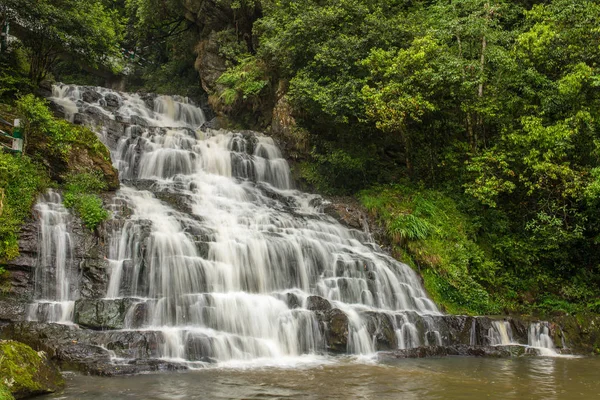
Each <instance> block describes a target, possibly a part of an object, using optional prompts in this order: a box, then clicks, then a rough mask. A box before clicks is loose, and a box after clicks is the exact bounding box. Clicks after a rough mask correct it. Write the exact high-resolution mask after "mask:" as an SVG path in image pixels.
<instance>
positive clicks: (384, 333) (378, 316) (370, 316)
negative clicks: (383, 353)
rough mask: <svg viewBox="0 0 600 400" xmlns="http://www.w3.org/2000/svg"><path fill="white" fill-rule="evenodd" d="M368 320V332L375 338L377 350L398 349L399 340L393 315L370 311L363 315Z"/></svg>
mask: <svg viewBox="0 0 600 400" xmlns="http://www.w3.org/2000/svg"><path fill="white" fill-rule="evenodd" d="M363 316H364V317H365V318H367V330H368V332H369V334H370V335H371V336H372V337H374V338H375V341H376V346H377V350H393V349H396V348H398V338H397V337H396V330H395V329H394V324H393V320H392V318H394V317H393V315H388V314H385V313H380V312H374V311H368V312H365V313H363Z"/></svg>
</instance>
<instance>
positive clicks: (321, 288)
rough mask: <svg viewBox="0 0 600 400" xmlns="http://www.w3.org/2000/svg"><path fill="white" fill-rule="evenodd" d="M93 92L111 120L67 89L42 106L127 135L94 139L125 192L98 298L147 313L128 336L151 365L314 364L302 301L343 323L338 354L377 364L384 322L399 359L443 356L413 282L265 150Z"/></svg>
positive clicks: (244, 138) (318, 336)
mask: <svg viewBox="0 0 600 400" xmlns="http://www.w3.org/2000/svg"><path fill="white" fill-rule="evenodd" d="M96 91H97V92H98V93H100V94H101V95H102V96H105V97H106V96H107V95H110V96H113V99H114V96H116V97H117V98H118V104H119V107H118V108H117V109H114V110H111V111H109V110H107V109H106V107H105V108H102V105H104V104H105V103H103V102H104V101H105V100H104V99H99V100H97V101H96V102H95V103H93V104H90V103H87V102H85V101H83V99H82V90H80V88H77V87H74V86H62V87H57V88H55V90H54V96H56V97H55V98H53V99H52V100H53V101H56V102H57V103H59V104H61V105H63V107H64V108H65V110H67V112H68V113H73V112H74V110H78V111H79V112H81V111H84V110H85V109H88V108H94V112H95V113H96V114H98V113H100V112H98V111H96V110H95V109H96V108H98V109H102V110H101V114H102V115H103V116H105V117H106V118H107V119H109V120H118V121H122V122H125V123H127V122H131V123H133V124H132V125H131V126H129V127H128V128H127V129H126V130H125V131H124V132H123V133H121V134H120V135H119V137H117V138H116V139H115V138H114V132H112V133H111V132H109V131H108V130H107V129H106V128H104V129H102V131H101V136H102V138H103V140H104V141H105V143H107V144H109V146H110V147H111V151H112V159H113V161H114V165H115V167H116V168H117V169H118V170H119V175H120V178H121V180H122V186H121V190H120V191H119V192H118V194H117V196H116V200H115V206H114V207H113V208H114V209H115V210H118V209H119V204H126V205H127V207H128V209H129V210H130V211H129V212H128V213H127V215H126V216H125V215H119V211H116V212H115V215H116V218H117V219H116V221H115V223H114V232H113V234H112V236H111V239H110V246H109V254H108V259H109V262H110V265H111V272H110V282H109V286H108V291H107V293H106V298H111V299H116V298H123V297H134V298H139V299H140V300H139V301H140V302H144V303H146V309H147V312H146V316H145V318H144V321H143V323H141V326H137V325H136V326H133V324H134V323H133V322H132V321H131V320H129V321H128V323H129V325H128V326H129V328H130V329H142V330H152V331H160V332H162V334H163V337H164V341H163V343H162V344H161V348H160V349H159V354H160V356H161V357H163V358H167V359H174V360H180V361H181V360H191V361H194V360H202V359H206V358H210V359H214V360H217V361H220V362H231V361H240V362H241V360H262V359H267V360H273V359H280V360H284V359H288V360H289V359H290V357H291V359H294V358H295V357H305V356H303V355H307V354H308V355H313V356H314V357H316V355H318V354H323V353H324V352H325V351H326V338H325V337H324V333H323V331H322V329H320V327H319V322H318V320H317V318H316V314H315V313H314V312H312V311H309V310H308V309H307V308H306V307H307V299H308V297H309V296H310V295H319V296H322V297H324V298H326V299H328V300H329V301H330V302H331V304H332V305H333V307H334V308H339V309H340V310H342V311H343V312H344V313H345V314H346V316H347V318H348V321H349V334H348V338H349V339H348V346H347V351H348V352H349V353H353V354H371V353H373V352H374V351H375V347H374V343H373V341H374V340H373V338H372V337H371V335H370V334H369V333H368V330H367V322H366V318H365V312H373V311H375V312H379V313H383V314H385V315H387V316H388V317H389V318H390V319H391V320H392V324H393V326H394V329H395V331H396V336H397V338H398V343H399V347H400V348H408V347H415V346H419V345H422V344H441V337H440V334H439V332H437V331H436V328H435V324H433V321H432V320H430V319H428V317H427V316H428V315H439V314H440V313H439V311H438V310H437V308H436V306H435V304H434V303H433V302H432V301H431V300H430V299H429V298H428V297H427V296H426V294H425V292H424V291H423V289H422V287H421V285H420V282H419V279H418V277H417V275H416V274H415V273H414V271H412V270H411V269H410V268H409V267H408V266H406V265H404V264H402V263H399V262H397V261H395V260H394V259H392V258H391V257H389V256H388V255H386V254H384V253H383V252H381V251H380V250H379V249H378V247H377V246H376V245H375V244H374V243H372V240H371V239H370V237H369V236H368V235H366V234H364V233H362V232H359V231H355V230H350V229H347V228H345V227H343V226H341V225H340V224H339V223H337V222H335V221H334V220H333V219H331V218H330V217H328V216H326V215H324V214H323V213H322V212H321V210H320V204H321V202H320V198H319V197H318V196H315V195H310V194H307V193H302V192H299V191H296V190H294V189H293V183H292V180H291V177H290V171H289V166H288V164H287V162H286V161H285V160H284V159H283V158H282V156H281V153H280V151H279V149H278V148H277V147H276V145H275V143H274V142H273V140H272V139H270V138H268V137H265V136H262V135H260V134H244V135H243V134H240V133H233V132H228V131H215V130H207V131H205V132H203V131H201V130H199V129H198V128H199V127H200V125H201V124H202V123H203V122H204V116H203V114H202V111H201V110H200V109H199V108H196V107H194V106H193V105H192V104H189V102H187V101H186V100H184V99H177V98H173V97H169V96H160V97H157V98H155V99H154V101H153V104H151V106H152V107H151V108H150V107H148V105H149V104H147V102H145V101H144V100H143V99H141V98H140V97H139V96H137V95H133V94H120V93H115V92H111V91H109V90H107V89H101V88H97V89H96ZM71 118H73V114H71ZM111 135H113V137H111ZM142 189H149V190H142ZM161 199H162V200H161ZM165 199H166V200H165ZM173 199H174V200H173ZM173 203H174V204H175V205H176V206H175V207H174V206H173ZM118 221H120V222H118ZM117 222H118V223H117ZM419 320H420V321H421V322H422V323H421V324H420V325H422V326H424V328H421V329H418V328H417V325H418V323H417V322H418V321H419ZM138 325H139V323H138ZM433 342H436V343H433ZM244 362H247V361H244Z"/></svg>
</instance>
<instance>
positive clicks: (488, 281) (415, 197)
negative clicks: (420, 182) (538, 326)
mask: <svg viewBox="0 0 600 400" xmlns="http://www.w3.org/2000/svg"><path fill="white" fill-rule="evenodd" d="M359 199H360V201H361V202H362V204H363V205H364V206H365V207H366V208H367V210H369V212H371V213H372V214H373V215H374V216H375V217H376V218H377V219H378V220H379V221H380V222H381V223H382V224H383V225H384V226H385V228H386V231H387V235H388V237H389V238H390V239H391V240H392V241H393V244H395V245H396V246H399V247H400V248H402V249H404V251H403V254H405V257H409V259H407V261H409V264H414V265H416V266H417V267H418V268H419V269H420V270H421V271H422V273H423V277H424V279H425V288H426V289H427V290H428V291H429V293H430V294H431V296H432V297H433V298H434V300H436V301H437V302H438V303H439V304H442V305H444V306H445V307H446V308H447V310H448V311H450V312H455V313H458V312H461V313H465V312H466V313H470V314H486V313H487V314H495V313H499V312H500V311H501V310H502V308H503V307H505V306H506V305H507V303H508V302H509V300H508V299H506V297H507V296H504V297H505V298H504V299H503V301H499V299H498V298H497V297H498V296H495V297H496V298H495V297H494V295H491V294H490V293H492V294H493V292H494V291H495V290H496V289H497V288H496V287H495V286H496V285H497V284H498V283H499V281H500V277H499V276H498V265H497V263H495V262H494V261H493V260H491V259H490V258H489V256H488V255H486V254H485V253H484V252H483V251H482V250H481V248H480V247H479V246H478V244H477V243H476V241H475V239H476V237H475V236H474V233H475V227H474V225H473V223H472V221H470V220H469V219H468V218H467V217H466V216H465V215H464V214H463V213H461V212H460V211H459V210H458V208H457V205H456V203H455V202H454V201H453V200H452V199H451V198H449V197H447V196H445V195H443V194H442V193H440V192H436V191H432V190H427V189H418V188H414V187H410V186H405V185H391V186H377V187H374V188H372V189H369V190H365V191H362V192H361V193H360V195H359Z"/></svg>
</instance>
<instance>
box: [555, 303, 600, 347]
mask: <svg viewBox="0 0 600 400" xmlns="http://www.w3.org/2000/svg"><path fill="white" fill-rule="evenodd" d="M549 327H550V334H551V336H552V339H553V340H554V343H555V344H556V347H557V348H559V349H561V350H563V351H570V352H572V353H575V354H596V355H600V315H598V314H591V313H580V314H577V315H561V316H556V317H553V318H550V324H549Z"/></svg>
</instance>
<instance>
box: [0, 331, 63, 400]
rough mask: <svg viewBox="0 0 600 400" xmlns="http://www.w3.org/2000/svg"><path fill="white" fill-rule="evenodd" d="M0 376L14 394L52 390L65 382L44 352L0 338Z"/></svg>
mask: <svg viewBox="0 0 600 400" xmlns="http://www.w3.org/2000/svg"><path fill="white" fill-rule="evenodd" d="M0 376H2V377H3V378H4V382H3V383H4V385H5V386H6V387H7V388H9V389H10V392H11V393H12V394H13V395H14V396H15V397H16V398H23V397H27V396H31V395H35V394H43V393H52V392H54V391H56V390H57V389H59V388H61V387H63V386H64V380H63V378H62V376H61V375H60V372H59V371H58V369H57V368H56V367H55V366H54V365H53V364H51V363H50V362H49V360H48V359H47V358H46V356H45V354H43V353H37V352H36V351H35V350H33V349H32V348H31V347H29V346H27V345H25V344H23V343H19V342H15V341H10V340H7V341H0Z"/></svg>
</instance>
